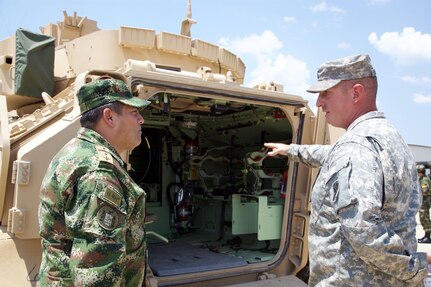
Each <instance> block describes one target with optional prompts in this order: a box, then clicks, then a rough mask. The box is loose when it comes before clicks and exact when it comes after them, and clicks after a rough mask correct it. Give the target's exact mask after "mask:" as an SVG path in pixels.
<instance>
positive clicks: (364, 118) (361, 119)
mask: <svg viewBox="0 0 431 287" xmlns="http://www.w3.org/2000/svg"><path fill="white" fill-rule="evenodd" d="M377 118H380V119H384V118H386V117H385V114H384V113H383V112H379V111H372V112H368V113H366V114H363V115H362V116H360V117H359V118H357V119H356V120H354V121H353V122H352V123H351V124H350V125H349V127H348V128H347V131H350V130H352V129H354V128H355V127H356V126H357V125H359V124H360V123H362V122H364V121H367V120H370V119H377Z"/></svg>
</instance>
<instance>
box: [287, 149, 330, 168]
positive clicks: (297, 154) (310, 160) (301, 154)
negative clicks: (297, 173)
mask: <svg viewBox="0 0 431 287" xmlns="http://www.w3.org/2000/svg"><path fill="white" fill-rule="evenodd" d="M331 148H332V146H330V145H298V144H290V145H289V148H288V150H287V155H288V157H289V158H290V159H291V160H293V161H299V162H302V163H303V164H305V165H307V166H309V167H320V166H321V165H322V164H323V162H324V160H325V159H326V156H327V155H328V153H329V151H330V150H331Z"/></svg>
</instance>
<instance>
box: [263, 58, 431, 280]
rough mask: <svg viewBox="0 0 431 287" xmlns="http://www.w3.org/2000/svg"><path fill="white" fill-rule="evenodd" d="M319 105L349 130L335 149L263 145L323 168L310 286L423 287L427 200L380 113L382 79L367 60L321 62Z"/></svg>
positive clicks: (314, 199)
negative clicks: (421, 242)
mask: <svg viewBox="0 0 431 287" xmlns="http://www.w3.org/2000/svg"><path fill="white" fill-rule="evenodd" d="M317 77H318V81H317V83H315V84H314V85H312V86H311V87H310V88H309V89H308V90H307V91H308V92H311V93H319V97H318V99H317V106H318V107H320V108H322V110H323V111H324V112H325V115H326V119H327V121H328V123H330V124H331V125H333V126H336V127H341V128H344V129H346V133H345V134H344V135H343V136H342V137H341V138H340V139H339V140H338V141H337V142H336V143H335V144H334V145H332V146H329V145H328V146H326V145H296V144H291V145H285V144H280V143H266V144H265V146H266V147H267V148H270V149H272V150H271V151H270V152H269V155H270V156H275V155H277V154H280V155H287V156H288V157H289V158H290V159H292V160H294V161H300V162H302V163H304V164H306V165H308V166H310V167H320V173H319V175H318V177H317V180H316V182H315V184H314V187H313V191H312V195H311V204H312V208H311V215H310V225H309V250H310V251H309V254H310V279H309V285H310V286H422V284H423V280H424V278H425V277H426V276H427V268H426V267H427V262H426V254H425V253H417V252H416V248H417V242H416V231H415V228H416V219H415V216H416V214H417V212H418V210H419V207H420V204H421V200H422V195H421V192H420V189H419V186H418V177H417V173H416V169H415V162H414V160H413V156H412V154H411V152H410V149H409V147H408V146H407V145H406V144H405V142H404V140H403V139H402V138H401V136H400V135H399V134H398V132H397V131H396V129H395V128H394V126H392V125H391V124H390V123H389V122H388V120H387V119H386V118H385V116H384V114H383V113H382V112H379V111H377V106H376V95H377V78H376V73H375V70H374V68H373V67H372V66H371V63H370V58H369V56H368V55H356V56H350V57H346V58H342V59H337V60H334V61H331V62H327V63H325V64H323V65H321V66H320V67H319V69H318V76H317Z"/></svg>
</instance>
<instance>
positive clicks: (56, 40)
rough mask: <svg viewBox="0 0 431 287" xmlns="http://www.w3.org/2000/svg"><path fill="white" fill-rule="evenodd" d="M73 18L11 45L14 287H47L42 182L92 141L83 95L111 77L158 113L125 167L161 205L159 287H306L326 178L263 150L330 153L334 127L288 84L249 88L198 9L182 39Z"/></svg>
mask: <svg viewBox="0 0 431 287" xmlns="http://www.w3.org/2000/svg"><path fill="white" fill-rule="evenodd" d="M63 16H64V19H63V21H60V22H58V23H56V24H49V25H47V26H45V27H43V28H41V32H40V33H34V32H30V31H26V30H22V29H19V30H17V31H16V35H15V36H13V37H10V38H8V39H5V40H2V41H1V42H0V83H1V84H0V135H1V142H0V159H1V160H0V175H1V176H0V216H1V217H0V219H1V231H0V272H1V279H0V280H1V282H2V283H1V285H2V286H35V285H36V281H37V279H38V271H39V267H40V258H41V245H40V238H39V235H38V229H39V225H38V202H39V189H40V185H41V181H42V179H43V176H44V174H45V171H46V169H47V167H48V164H49V162H50V161H51V159H52V157H53V156H54V155H55V154H56V153H57V151H58V150H59V149H60V148H61V147H62V146H63V145H64V144H65V143H67V142H68V141H69V140H70V139H71V138H73V137H74V136H75V135H76V131H77V130H78V128H79V118H80V112H79V106H78V105H77V101H76V92H77V90H78V89H79V88H80V86H82V85H83V84H84V83H86V82H89V81H92V80H95V79H97V78H99V77H101V76H110V77H113V78H119V79H123V80H125V81H126V83H127V84H128V85H129V87H130V89H131V90H132V91H133V93H134V95H135V96H137V97H141V98H144V99H147V100H149V101H150V102H151V104H150V105H149V106H148V107H147V108H145V109H144V110H142V114H143V116H144V119H145V123H144V124H143V127H142V128H143V134H142V137H143V140H142V144H141V145H140V146H139V147H137V148H136V149H134V150H133V151H129V152H128V153H126V154H123V155H122V156H123V159H124V161H125V162H126V163H127V165H128V167H129V170H130V175H131V176H132V177H133V179H134V180H135V181H136V182H137V183H138V184H139V185H140V186H142V187H143V189H144V190H145V191H146V193H147V202H148V206H147V207H148V209H147V210H148V216H147V218H148V220H147V221H148V222H147V223H146V229H147V231H148V246H149V262H148V265H149V267H150V268H149V270H148V276H149V280H150V282H151V286H227V285H235V284H238V285H241V284H247V285H248V286H277V285H279V286H303V285H305V283H304V282H306V278H307V262H308V249H307V226H308V219H309V195H310V190H311V186H312V183H313V181H314V177H315V175H316V171H314V170H310V169H308V168H306V167H304V166H301V165H298V164H295V163H292V162H289V161H288V160H287V159H286V158H269V157H267V153H266V150H264V149H263V143H264V142H284V143H304V144H307V143H328V142H330V140H331V136H332V133H331V132H330V130H329V129H328V127H327V125H326V123H325V122H324V117H321V116H319V115H315V114H314V113H313V112H312V111H311V109H310V108H309V107H308V104H307V101H306V100H304V99H303V98H301V97H299V96H295V95H290V94H287V93H284V92H283V86H282V85H281V84H278V83H273V82H270V83H262V84H260V85H257V86H255V87H245V86H244V85H243V83H244V75H245V65H244V63H243V62H242V60H241V59H240V58H239V57H238V56H236V55H235V54H233V53H232V52H230V51H228V50H226V49H224V48H222V47H219V46H217V45H214V44H211V43H209V42H206V41H203V40H200V39H194V38H192V37H191V36H190V27H191V25H192V24H193V23H194V22H195V21H194V20H193V19H192V18H191V10H190V9H189V10H188V17H187V18H186V19H185V20H184V21H183V23H182V26H181V33H180V34H173V33H168V32H156V31H155V30H152V29H145V28H136V27H127V26H122V27H119V29H118V30H100V29H99V28H98V26H97V22H96V21H94V20H91V19H87V18H86V17H81V16H78V15H77V14H76V13H74V14H73V15H68V14H67V12H64V15H63Z"/></svg>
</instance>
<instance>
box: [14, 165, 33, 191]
mask: <svg viewBox="0 0 431 287" xmlns="http://www.w3.org/2000/svg"><path fill="white" fill-rule="evenodd" d="M29 182H30V162H29V161H24V160H16V161H14V162H13V169H12V184H20V185H27V184H29Z"/></svg>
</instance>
